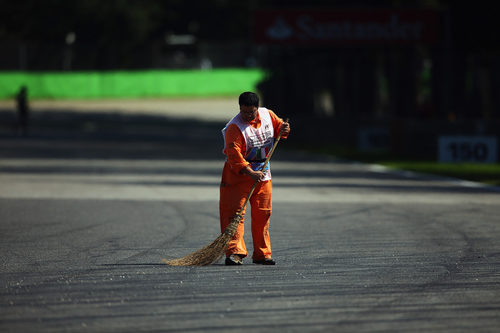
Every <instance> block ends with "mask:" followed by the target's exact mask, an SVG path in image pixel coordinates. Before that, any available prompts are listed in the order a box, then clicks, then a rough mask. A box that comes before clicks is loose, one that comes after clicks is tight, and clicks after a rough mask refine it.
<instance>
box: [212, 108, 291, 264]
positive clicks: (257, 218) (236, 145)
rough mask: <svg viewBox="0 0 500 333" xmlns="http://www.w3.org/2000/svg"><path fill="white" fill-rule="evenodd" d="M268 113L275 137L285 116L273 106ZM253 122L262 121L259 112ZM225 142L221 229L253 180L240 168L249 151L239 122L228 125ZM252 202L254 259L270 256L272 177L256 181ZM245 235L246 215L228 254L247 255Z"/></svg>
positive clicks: (235, 209) (225, 225)
mask: <svg viewBox="0 0 500 333" xmlns="http://www.w3.org/2000/svg"><path fill="white" fill-rule="evenodd" d="M269 114H270V115H271V121H272V123H273V127H274V137H277V136H278V133H279V129H280V127H281V124H282V123H283V120H282V119H280V118H278V116H276V114H274V112H272V111H271V110H269ZM250 125H251V126H253V127H255V128H259V127H260V125H261V121H260V117H259V115H258V113H257V117H256V118H255V119H254V120H253V121H252V122H250ZM283 138H285V137H283ZM225 142H226V147H224V154H225V155H226V156H227V160H226V163H225V164H224V169H223V171H222V179H221V186H220V201H219V211H220V227H221V232H222V231H224V229H225V228H226V227H227V225H228V224H229V222H230V221H231V220H232V219H233V217H234V216H235V214H236V212H237V211H238V210H240V209H241V207H242V206H243V204H244V202H245V199H246V197H247V195H248V193H249V192H250V189H251V187H252V186H253V184H254V181H253V179H252V178H250V177H249V176H248V175H244V174H241V173H240V171H241V169H242V168H244V167H246V166H247V165H249V164H250V163H249V162H247V161H246V160H245V158H244V156H245V155H246V142H245V138H244V137H243V134H242V133H241V131H240V129H239V128H238V126H237V125H235V124H231V125H229V126H228V127H227V129H226V133H225ZM250 206H251V219H252V228H251V230H252V239H253V256H252V258H253V259H254V260H261V259H264V258H271V240H270V237H269V221H270V217H271V211H272V182H271V180H268V181H263V182H259V183H258V184H257V187H256V188H255V191H254V193H253V194H252V197H251V198H250ZM243 213H245V212H243ZM243 235H244V219H243V220H242V221H241V223H240V225H239V226H238V229H237V231H236V234H235V235H234V237H233V239H232V240H231V241H230V242H229V246H228V248H227V251H226V255H227V256H229V255H231V254H239V255H241V256H243V257H246V256H248V252H247V249H246V246H245V241H244V239H243Z"/></svg>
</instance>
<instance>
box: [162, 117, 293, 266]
mask: <svg viewBox="0 0 500 333" xmlns="http://www.w3.org/2000/svg"><path fill="white" fill-rule="evenodd" d="M285 122H288V119H286V120H285ZM280 139H281V133H280V134H279V135H278V137H277V138H276V141H275V142H274V145H273V147H272V148H271V151H270V152H269V154H268V155H267V158H266V160H265V161H264V165H263V166H262V169H261V170H264V169H265V168H266V166H267V164H268V163H269V160H270V159H271V156H272V155H273V153H274V150H275V149H276V146H277V145H278V142H279V141H280ZM258 183H259V182H258V181H256V182H255V183H254V184H253V186H252V188H251V189H250V193H248V195H247V197H246V199H245V203H244V204H243V207H242V208H241V209H240V210H239V211H238V212H237V213H236V215H235V216H234V217H233V219H232V220H231V222H229V224H228V226H227V227H226V229H225V230H224V232H222V233H221V234H220V236H219V237H217V238H216V239H215V240H214V241H213V242H212V243H211V244H209V245H207V246H205V247H204V248H202V249H200V250H198V251H195V252H193V253H191V254H189V255H187V256H185V257H183V258H179V259H171V260H167V259H162V260H161V261H162V262H163V263H165V264H167V265H170V266H206V265H210V264H212V263H214V262H216V261H217V260H219V259H220V258H221V257H222V256H223V255H224V253H225V252H226V249H227V247H228V245H229V241H230V240H231V239H232V238H233V236H234V234H235V233H236V229H237V228H238V225H239V224H240V222H241V220H242V219H243V215H242V212H244V211H245V208H246V207H247V204H248V201H249V200H250V198H251V197H252V194H253V191H254V190H255V187H256V186H257V184H258Z"/></svg>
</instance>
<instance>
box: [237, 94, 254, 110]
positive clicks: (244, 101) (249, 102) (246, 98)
mask: <svg viewBox="0 0 500 333" xmlns="http://www.w3.org/2000/svg"><path fill="white" fill-rule="evenodd" d="M238 102H239V104H240V105H245V106H256V107H259V96H257V94H255V93H253V92H250V91H246V92H244V93H242V94H241V95H240V98H239V99H238Z"/></svg>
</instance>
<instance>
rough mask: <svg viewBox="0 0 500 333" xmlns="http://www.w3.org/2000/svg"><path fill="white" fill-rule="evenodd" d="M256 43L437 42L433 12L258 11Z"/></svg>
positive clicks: (436, 20) (437, 26) (437, 17)
mask: <svg viewBox="0 0 500 333" xmlns="http://www.w3.org/2000/svg"><path fill="white" fill-rule="evenodd" d="M254 20H255V29H254V37H255V42H257V43H261V44H285V45H329V44H354V45H364V44H414V43H435V42H437V41H438V40H439V37H440V30H441V26H440V14H439V12H437V11H431V10H389V9H385V10H366V9H363V10H332V9H329V10H292V9H289V10H257V11H256V12H255V16H254Z"/></svg>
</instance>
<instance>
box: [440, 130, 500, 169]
mask: <svg viewBox="0 0 500 333" xmlns="http://www.w3.org/2000/svg"><path fill="white" fill-rule="evenodd" d="M497 155H498V150H497V138H496V137H491V136H440V137H439V138H438V161H439V162H480V163H496V162H497V160H498V156H497Z"/></svg>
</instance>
